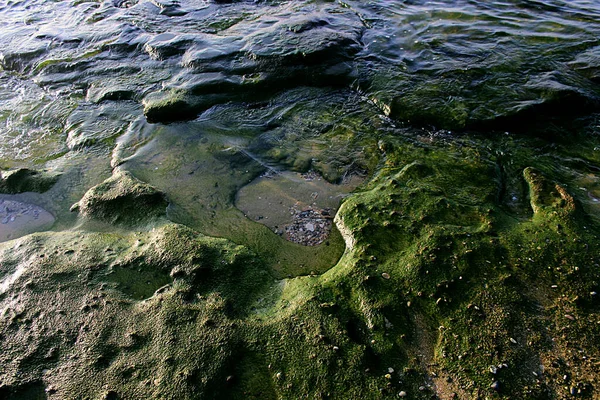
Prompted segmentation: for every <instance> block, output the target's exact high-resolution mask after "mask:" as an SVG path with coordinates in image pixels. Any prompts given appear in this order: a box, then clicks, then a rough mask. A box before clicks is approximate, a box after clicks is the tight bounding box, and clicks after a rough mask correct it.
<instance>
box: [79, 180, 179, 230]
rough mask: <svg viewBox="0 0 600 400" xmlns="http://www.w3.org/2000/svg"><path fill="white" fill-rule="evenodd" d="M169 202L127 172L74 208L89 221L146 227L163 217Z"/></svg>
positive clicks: (95, 187) (107, 181)
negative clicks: (90, 219)
mask: <svg viewBox="0 0 600 400" xmlns="http://www.w3.org/2000/svg"><path fill="white" fill-rule="evenodd" d="M167 205H168V203H167V200H166V199H165V196H164V194H163V193H160V192H159V191H157V190H156V189H154V188H153V187H152V186H150V185H148V184H145V183H144V182H141V181H139V180H138V179H136V178H135V177H134V176H133V175H131V174H130V173H128V172H124V171H116V172H115V174H114V175H113V176H112V177H111V178H109V179H107V180H106V181H105V182H103V183H101V184H100V185H97V186H94V187H93V188H91V189H90V190H89V191H88V192H87V193H86V194H85V195H84V196H83V198H82V199H81V200H80V201H79V203H77V204H75V205H74V206H73V207H72V210H73V211H79V212H80V213H81V214H82V215H84V216H86V217H88V218H94V219H98V220H101V221H106V222H111V223H115V224H128V225H136V224H143V223H146V222H148V221H151V220H153V219H156V218H158V217H161V216H164V215H165V213H166V208H167Z"/></svg>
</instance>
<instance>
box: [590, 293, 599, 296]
mask: <svg viewBox="0 0 600 400" xmlns="http://www.w3.org/2000/svg"><path fill="white" fill-rule="evenodd" d="M597 294H598V293H596V292H590V295H591V296H596V295H597Z"/></svg>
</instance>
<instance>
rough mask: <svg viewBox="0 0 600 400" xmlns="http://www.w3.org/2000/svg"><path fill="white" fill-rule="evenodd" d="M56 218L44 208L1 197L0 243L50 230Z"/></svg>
mask: <svg viewBox="0 0 600 400" xmlns="http://www.w3.org/2000/svg"><path fill="white" fill-rule="evenodd" d="M54 220H55V219H54V216H53V215H52V214H50V213H49V212H48V211H46V210H44V209H43V208H41V207H39V206H37V205H34V204H28V203H23V202H20V201H15V200H13V199H10V198H7V196H0V242H4V241H7V240H12V239H16V238H18V237H21V236H24V235H27V234H29V233H33V232H37V231H43V230H47V229H50V228H51V227H52V225H53V224H54Z"/></svg>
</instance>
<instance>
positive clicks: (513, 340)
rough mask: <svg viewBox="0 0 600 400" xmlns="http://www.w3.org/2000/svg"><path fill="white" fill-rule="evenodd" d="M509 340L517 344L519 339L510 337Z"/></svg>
mask: <svg viewBox="0 0 600 400" xmlns="http://www.w3.org/2000/svg"><path fill="white" fill-rule="evenodd" d="M509 340H510V342H511V343H512V344H517V341H516V340H515V339H513V338H510V339H509Z"/></svg>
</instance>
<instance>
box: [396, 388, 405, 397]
mask: <svg viewBox="0 0 600 400" xmlns="http://www.w3.org/2000/svg"><path fill="white" fill-rule="evenodd" d="M398 397H406V392H405V391H404V390H402V391H400V393H398Z"/></svg>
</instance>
